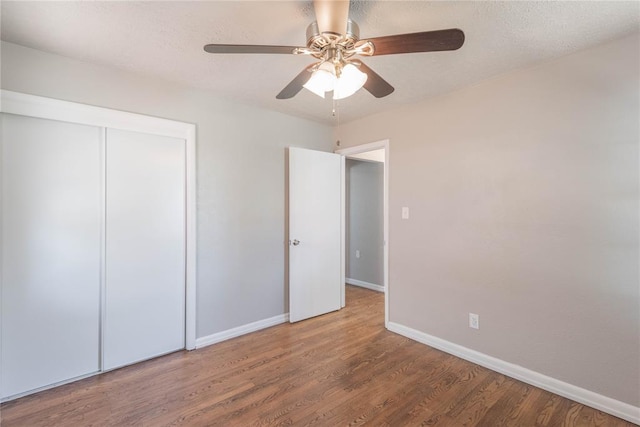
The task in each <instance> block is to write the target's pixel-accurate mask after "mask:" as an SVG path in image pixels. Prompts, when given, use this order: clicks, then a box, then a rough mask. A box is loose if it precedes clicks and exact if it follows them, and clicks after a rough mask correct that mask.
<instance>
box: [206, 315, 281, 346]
mask: <svg viewBox="0 0 640 427" xmlns="http://www.w3.org/2000/svg"><path fill="white" fill-rule="evenodd" d="M288 321H289V313H285V314H279V315H277V316H273V317H269V318H268V319H262V320H258V321H257V322H253V323H247V324H246V325H242V326H238V327H237V328H232V329H227V330H226V331H222V332H217V333H215V334H211V335H207V336H206V337H200V338H197V339H196V348H202V347H206V346H208V345H211V344H215V343H219V342H222V341H226V340H229V339H231V338H235V337H239V336H240V335H245V334H248V333H251V332H255V331H259V330H260V329H265V328H269V327H271V326H275V325H279V324H281V323H285V322H288Z"/></svg>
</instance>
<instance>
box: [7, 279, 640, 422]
mask: <svg viewBox="0 0 640 427" xmlns="http://www.w3.org/2000/svg"><path fill="white" fill-rule="evenodd" d="M383 301H384V298H383V295H382V294H380V293H376V292H373V291H369V290H366V289H361V288H356V287H352V286H347V308H345V309H344V310H342V311H339V312H336V313H331V314H328V315H325V316H320V317H317V318H315V319H310V320H307V321H304V322H300V323H297V324H283V325H279V326H275V327H272V328H270V329H266V330H263V331H260V332H256V333H253V334H249V335H245V336H243V337H239V338H236V339H233V340H229V341H225V342H223V343H219V344H216V345H213V346H210V347H206V348H203V349H200V350H196V351H192V352H186V351H182V352H177V353H173V354H170V355H168V356H164V357H161V358H158V359H155V360H151V361H148V362H144V363H140V364H137V365H135V366H130V367H126V368H122V369H119V370H116V371H112V372H108V373H106V374H102V375H98V376H94V377H91V378H87V379H84V380H82V381H78V382H75V383H73V384H68V385H64V386H61V387H58V388H56V389H52V390H47V391H43V392H40V393H37V394H35V395H31V396H27V397H24V398H22V399H18V400H15V401H13V402H8V403H5V404H3V405H2V406H1V407H0V411H1V422H2V426H3V427H11V426H29V427H35V426H74V427H75V426H107V425H108V426H128V425H135V426H165V425H166V426H173V425H188V426H212V425H221V426H248V425H274V426H275V425H295V426H298V425H300V426H303V425H317V426H340V425H350V426H355V425H361V424H370V425H375V426H377V425H385V426H414V425H427V426H490V427H494V426H519V427H525V426H632V425H633V424H630V423H627V422H624V421H622V420H620V419H618V418H615V417H612V416H610V415H607V414H604V413H602V412H600V411H597V410H595V409H592V408H589V407H586V406H583V405H581V404H578V403H575V402H572V401H570V400H568V399H564V398H562V397H559V396H556V395H553V394H551V393H548V392H546V391H543V390H541V389H538V388H535V387H532V386H530V385H527V384H524V383H522V382H519V381H516V380H513V379H511V378H508V377H505V376H504V375H500V374H498V373H495V372H492V371H490V370H488V369H485V368H482V367H480V366H477V365H474V364H472V363H469V362H466V361H464V360H461V359H458V358H456V357H454V356H451V355H448V354H446V353H443V352H441V351H438V350H435V349H432V348H430V347H427V346H425V345H422V344H419V343H417V342H414V341H411V340H409V339H407V338H404V337H402V336H400V335H396V334H394V333H391V332H389V331H387V330H385V329H384V326H383V323H384V320H383V319H384V314H383Z"/></svg>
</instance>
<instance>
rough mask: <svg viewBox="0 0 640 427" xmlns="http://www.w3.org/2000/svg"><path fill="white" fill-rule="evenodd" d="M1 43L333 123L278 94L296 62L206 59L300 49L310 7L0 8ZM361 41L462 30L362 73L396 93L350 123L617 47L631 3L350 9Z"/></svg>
mask: <svg viewBox="0 0 640 427" xmlns="http://www.w3.org/2000/svg"><path fill="white" fill-rule="evenodd" d="M1 8H2V9H1V13H2V26H1V30H2V32H1V35H2V39H3V40H5V41H9V42H12V43H16V44H20V45H23V46H28V47H32V48H36V49H40V50H43V51H47V52H52V53H57V54H60V55H63V56H67V57H71V58H77V59H80V60H83V61H88V62H94V63H98V64H105V65H110V66H114V67H117V68H121V69H125V70H129V71H133V72H136V73H143V74H149V75H153V76H157V77H161V78H164V79H166V80H171V81H175V82H180V83H183V84H186V85H190V86H193V87H197V88H203V89H209V90H212V91H214V92H216V93H218V94H220V95H221V96H224V97H228V98H234V99H238V100H240V101H242V102H247V103H251V104H254V105H258V106H261V107H266V108H270V109H273V110H277V111H281V112H284V113H288V114H292V115H297V116H301V117H307V118H312V119H314V120H318V121H322V122H325V123H332V124H333V123H335V122H336V120H337V118H335V117H332V114H331V110H332V101H331V100H323V99H321V98H319V97H317V96H315V95H313V94H311V93H309V92H307V91H306V90H303V91H301V92H300V93H299V94H298V95H297V96H296V97H295V98H293V99H291V100H276V99H275V96H276V94H277V93H278V92H279V91H280V90H281V89H282V88H283V87H284V86H285V85H286V84H287V83H288V82H289V81H290V80H291V79H293V77H295V76H296V75H297V74H298V73H299V72H300V71H301V70H302V68H304V67H305V66H306V65H308V64H309V63H311V62H312V61H310V58H309V57H305V56H294V55H212V54H208V53H206V52H204V51H203V46H204V45H205V44H207V43H238V44H273V45H294V46H296V45H299V46H303V45H304V44H305V29H306V27H307V25H308V24H309V23H310V22H311V21H312V20H314V15H313V6H312V3H311V2H310V1H199V2H191V1H169V2H167V1H163V2H157V1H143V2H133V1H127V2H111V1H108V2H101V1H87V2H73V1H69V2H23V1H7V0H3V1H2V2H1ZM350 17H351V18H352V19H354V20H355V21H356V22H357V23H358V24H359V25H360V36H361V38H367V37H376V36H383V35H391V34H401V33H411V32H417V31H426V30H438V29H445V28H460V29H462V30H463V31H464V32H465V34H466V41H465V44H464V46H463V47H462V48H461V49H460V50H457V51H453V52H432V53H419V54H403V55H388V56H380V57H373V58H365V60H364V61H365V62H366V63H367V64H368V65H369V66H370V67H371V68H373V69H374V70H375V71H376V72H378V74H380V75H382V76H383V77H384V78H385V79H386V80H387V81H389V82H390V83H391V84H392V85H393V86H394V87H395V88H396V90H395V92H394V93H393V94H391V95H390V96H388V97H386V98H382V99H376V98H374V97H373V96H371V95H370V94H369V93H368V92H366V91H364V90H362V91H360V92H358V93H357V94H356V95H354V96H352V97H350V98H348V99H345V100H342V101H340V104H339V116H340V122H343V123H344V122H347V121H350V120H353V119H356V118H359V117H363V116H366V115H369V114H373V113H377V112H381V111H384V110H387V109H391V108H394V107H396V106H400V105H403V104H407V103H410V102H415V101H417V100H420V99H423V98H426V97H429V96H434V95H437V94H440V93H443V92H447V91H451V90H455V89H456V88H459V87H463V86H467V85H470V84H473V83H475V82H478V81H480V80H483V79H486V78H488V77H491V76H494V75H496V74H500V73H504V72H506V71H509V70H512V69H515V68H519V67H524V66H528V65H531V64H534V63H536V62H540V61H545V60H548V59H550V58H554V57H558V56H561V55H565V54H568V53H570V52H573V51H576V50H579V49H582V48H585V47H588V46H592V45H595V44H599V43H602V42H605V41H607V40H611V39H614V38H618V37H621V36H623V35H625V34H629V33H632V32H635V31H639V28H640V3H639V2H637V1H626V2H622V1H507V2H493V1H492V2H484V1H472V2H461V1H455V2H454V1H435V2H432V1H362V0H361V1H353V2H352V3H351V11H350Z"/></svg>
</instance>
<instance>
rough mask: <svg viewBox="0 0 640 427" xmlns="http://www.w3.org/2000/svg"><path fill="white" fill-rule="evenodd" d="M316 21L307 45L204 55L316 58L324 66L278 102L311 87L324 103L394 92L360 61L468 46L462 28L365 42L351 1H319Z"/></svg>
mask: <svg viewBox="0 0 640 427" xmlns="http://www.w3.org/2000/svg"><path fill="white" fill-rule="evenodd" d="M313 6H314V10H315V15H316V21H314V22H312V23H311V24H310V25H309V26H308V27H307V46H306V47H295V46H269V45H230V44H208V45H206V46H205V47H204V50H205V51H206V52H209V53H216V54H235V53H263V54H264V53H271V54H294V55H307V56H312V57H314V58H315V59H317V60H318V61H317V62H315V63H313V64H311V65H309V66H307V67H306V68H305V69H304V70H302V71H301V72H300V73H299V74H298V75H297V76H296V77H295V78H294V79H293V80H292V81H291V82H290V83H289V84H288V85H287V86H286V87H285V88H284V89H282V91H280V93H279V94H278V95H277V96H276V98H278V99H289V98H293V97H294V96H295V95H297V94H298V92H300V91H301V90H302V88H305V89H307V90H309V91H311V92H312V93H314V94H316V95H318V96H320V97H322V98H324V97H325V94H326V93H327V92H333V99H334V100H337V99H344V98H347V97H349V96H351V95H353V94H354V93H356V92H357V91H358V90H360V89H361V88H362V87H364V88H365V90H367V91H368V92H369V93H371V94H372V95H373V96H375V97H376V98H382V97H384V96H387V95H389V94H391V93H392V92H393V91H394V88H393V86H391V85H390V84H389V83H388V82H387V81H386V80H384V79H383V78H382V77H380V75H378V74H377V73H376V72H374V71H373V70H372V69H371V68H369V67H368V66H367V65H365V64H364V63H363V62H362V61H361V60H359V59H355V58H354V57H355V56H356V55H358V56H379V55H391V54H399V53H417V52H433V51H445V50H456V49H459V48H460V47H461V46H462V45H463V44H464V33H463V32H462V31H461V30H459V29H449V30H438V31H424V32H420V33H411V34H398V35H392V36H383V37H375V38H371V39H368V40H360V29H359V27H358V25H357V24H356V23H355V22H354V21H352V20H351V19H349V2H348V1H340V0H338V1H336V0H314V2H313Z"/></svg>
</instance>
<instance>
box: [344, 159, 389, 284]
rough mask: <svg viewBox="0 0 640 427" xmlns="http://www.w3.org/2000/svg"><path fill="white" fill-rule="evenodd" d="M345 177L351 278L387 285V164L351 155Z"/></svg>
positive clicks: (347, 270)
mask: <svg viewBox="0 0 640 427" xmlns="http://www.w3.org/2000/svg"><path fill="white" fill-rule="evenodd" d="M345 178H346V187H347V188H346V190H347V194H346V196H347V210H346V213H347V221H346V222H347V232H346V240H347V262H346V274H347V278H349V279H356V280H361V281H364V282H367V283H371V284H374V285H380V286H383V285H384V279H383V274H384V268H383V267H384V266H383V260H384V254H383V249H384V247H383V243H384V237H383V183H384V164H383V163H375V162H365V161H361V160H351V159H347V160H346V173H345ZM356 250H359V251H360V258H357V257H356Z"/></svg>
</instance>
